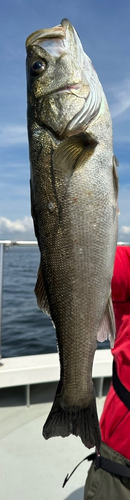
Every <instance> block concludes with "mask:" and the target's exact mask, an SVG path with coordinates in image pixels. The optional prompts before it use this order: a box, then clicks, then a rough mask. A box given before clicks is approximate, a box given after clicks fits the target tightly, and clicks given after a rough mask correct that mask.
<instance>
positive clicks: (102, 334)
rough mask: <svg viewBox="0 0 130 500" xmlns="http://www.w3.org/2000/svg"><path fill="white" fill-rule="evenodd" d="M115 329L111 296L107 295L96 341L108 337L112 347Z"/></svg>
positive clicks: (101, 340) (102, 340)
mask: <svg viewBox="0 0 130 500" xmlns="http://www.w3.org/2000/svg"><path fill="white" fill-rule="evenodd" d="M115 331H116V327H115V316H114V311H113V305H112V299H111V297H109V299H108V303H107V307H106V311H105V314H104V317H103V320H102V322H101V324H100V327H99V330H98V332H97V340H98V342H104V341H105V340H107V338H109V340H110V345H111V348H112V347H113V345H114V339H115Z"/></svg>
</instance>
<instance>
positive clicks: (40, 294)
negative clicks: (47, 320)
mask: <svg viewBox="0 0 130 500" xmlns="http://www.w3.org/2000/svg"><path fill="white" fill-rule="evenodd" d="M34 291H35V295H36V298H37V304H38V307H40V309H42V311H43V312H45V313H47V314H49V316H51V313H50V307H49V303H48V298H47V294H46V289H45V285H44V280H43V273H42V266H41V263H40V266H39V269H38V275H37V282H36V285H35V290H34Z"/></svg>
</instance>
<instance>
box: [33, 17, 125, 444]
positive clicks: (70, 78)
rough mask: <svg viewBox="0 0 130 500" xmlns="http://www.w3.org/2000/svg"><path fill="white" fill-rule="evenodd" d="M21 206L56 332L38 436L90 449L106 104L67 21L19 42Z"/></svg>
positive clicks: (105, 202) (111, 245)
mask: <svg viewBox="0 0 130 500" xmlns="http://www.w3.org/2000/svg"><path fill="white" fill-rule="evenodd" d="M26 49H27V93H28V137H29V151H30V164H31V203H32V216H33V220H34V227H35V233H36V237H37V240H38V244H39V248H40V252H41V264H40V267H39V272H38V279H37V283H36V288H35V291H36V296H37V301H38V305H39V307H41V308H42V309H43V310H44V311H46V312H47V313H49V314H50V316H51V318H52V321H53V323H54V325H55V327H56V334H57V339H58V347H59V357H60V367H61V375H60V382H59V384H58V388H57V392H56V396H55V400H54V403H53V406H52V409H51V412H50V414H49V416H48V418H47V420H46V423H45V425H44V428H43V435H44V437H45V438H46V439H48V438H49V437H51V436H59V435H60V436H63V437H65V436H68V435H69V434H75V435H76V436H77V435H79V436H80V437H81V439H82V441H83V443H84V444H85V445H86V446H87V447H89V448H91V447H92V446H93V445H96V446H97V448H99V446H100V431H99V424H98V417H97V411H96V402H95V394H94V388H93V382H92V365H93V358H94V353H95V349H96V346H97V338H98V339H99V340H103V339H104V338H106V336H107V334H111V335H112V336H114V328H115V326H114V316H113V309H112V302H111V277H112V272H113V262H114V255H115V249H116V242H117V190H118V188H117V184H118V182H117V173H116V163H115V159H114V156H113V142H112V125H111V117H110V112H109V109H108V104H107V101H106V98H105V95H104V92H103V89H102V86H101V84H100V82H99V80H98V77H97V74H96V72H95V70H94V68H93V66H92V63H91V60H90V59H89V57H88V56H87V55H86V54H85V53H84V51H83V48H82V45H81V42H80V40H79V37H78V35H77V33H76V31H75V29H74V28H73V26H72V25H71V24H70V22H69V21H68V20H67V19H63V21H62V22H61V25H59V26H56V27H54V28H51V29H45V30H40V31H36V32H35V33H33V34H31V35H30V36H29V37H28V38H27V41H26Z"/></svg>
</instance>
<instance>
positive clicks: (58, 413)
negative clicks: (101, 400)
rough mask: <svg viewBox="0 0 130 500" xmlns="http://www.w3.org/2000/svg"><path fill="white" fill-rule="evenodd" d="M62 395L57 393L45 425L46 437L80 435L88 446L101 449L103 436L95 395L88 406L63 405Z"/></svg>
mask: <svg viewBox="0 0 130 500" xmlns="http://www.w3.org/2000/svg"><path fill="white" fill-rule="evenodd" d="M60 403H61V397H59V396H58V395H57V394H56V396H55V399H54V403H53V406H52V409H51V411H50V413H49V415H48V418H47V420H46V422H45V424H44V427H43V436H44V438H45V439H49V438H50V437H55V436H61V437H66V436H69V435H70V434H74V435H75V436H80V438H81V440H82V442H83V443H84V445H85V446H86V447H87V448H92V447H93V446H96V447H97V449H98V450H99V448H100V443H101V437H100V429H99V422H98V416H97V409H96V401H95V396H94V395H93V397H92V400H91V402H90V404H89V405H88V406H87V405H86V408H80V407H79V406H72V407H64V408H63V407H62V406H61V404H60Z"/></svg>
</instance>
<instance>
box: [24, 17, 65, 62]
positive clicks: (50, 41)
mask: <svg viewBox="0 0 130 500" xmlns="http://www.w3.org/2000/svg"><path fill="white" fill-rule="evenodd" d="M68 28H69V29H71V30H74V29H73V26H72V25H71V23H70V22H69V21H68V19H63V20H62V21H61V24H59V25H57V26H54V28H47V29H42V30H37V31H34V33H32V34H31V35H29V36H28V38H27V40H26V49H28V47H29V46H30V45H31V46H32V45H33V46H34V45H36V46H39V47H42V48H43V49H45V50H46V51H47V52H49V53H50V54H51V55H53V56H57V57H58V56H60V55H62V53H64V52H66V51H67V50H68V48H69V41H68V37H67V30H68Z"/></svg>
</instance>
